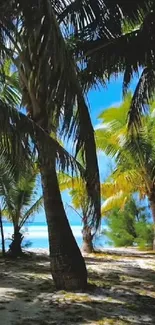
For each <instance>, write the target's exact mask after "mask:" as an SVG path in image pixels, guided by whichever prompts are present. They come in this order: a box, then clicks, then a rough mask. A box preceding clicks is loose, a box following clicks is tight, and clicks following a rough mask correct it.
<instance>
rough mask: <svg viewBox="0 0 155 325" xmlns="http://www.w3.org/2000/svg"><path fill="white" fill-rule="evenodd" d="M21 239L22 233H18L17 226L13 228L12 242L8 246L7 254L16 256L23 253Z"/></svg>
mask: <svg viewBox="0 0 155 325" xmlns="http://www.w3.org/2000/svg"><path fill="white" fill-rule="evenodd" d="M22 240H23V235H22V234H21V233H20V229H19V227H18V226H16V227H15V228H14V234H13V236H12V242H11V244H10V246H9V252H8V253H9V254H10V255H11V256H12V257H18V256H21V255H22V254H23V252H22V247H21V244H22Z"/></svg>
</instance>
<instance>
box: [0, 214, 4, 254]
mask: <svg viewBox="0 0 155 325" xmlns="http://www.w3.org/2000/svg"><path fill="white" fill-rule="evenodd" d="M0 228H1V238H2V254H3V256H4V255H5V240H4V231H3V222H2V213H1V209H0Z"/></svg>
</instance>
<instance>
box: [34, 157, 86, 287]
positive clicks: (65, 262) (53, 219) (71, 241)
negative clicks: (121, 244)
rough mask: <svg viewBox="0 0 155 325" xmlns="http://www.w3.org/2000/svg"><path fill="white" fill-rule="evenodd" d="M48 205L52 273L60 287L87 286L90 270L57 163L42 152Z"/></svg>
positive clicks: (44, 189)
mask: <svg viewBox="0 0 155 325" xmlns="http://www.w3.org/2000/svg"><path fill="white" fill-rule="evenodd" d="M39 161H40V171H41V179H42V187H43V196H44V206H45V213H46V218H47V225H48V234H49V248H50V257H51V273H52V276H53V280H54V283H55V286H56V288H57V289H59V290H60V289H64V290H78V289H85V288H86V286H87V270H86V266H85V262H84V259H83V257H82V255H81V252H80V249H79V247H78V246H77V243H76V241H75V238H74V236H73V234H72V230H71V228H70V225H69V222H68V219H67V216H66V213H65V210H64V206H63V202H62V199H61V194H60V190H59V185H58V180H57V175H56V170H55V158H54V159H53V165H51V164H50V166H49V163H48V162H47V163H46V162H45V161H44V160H43V159H42V157H41V154H39Z"/></svg>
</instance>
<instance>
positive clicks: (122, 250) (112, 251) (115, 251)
mask: <svg viewBox="0 0 155 325" xmlns="http://www.w3.org/2000/svg"><path fill="white" fill-rule="evenodd" d="M24 251H25V252H31V253H35V254H37V255H47V256H49V249H48V248H28V249H24ZM81 253H82V255H83V256H84V257H85V256H88V255H93V254H94V255H95V254H96V255H97V254H109V255H120V256H121V255H123V256H125V255H126V256H133V255H135V256H137V255H140V256H143V255H154V254H155V252H154V251H150V250H148V251H147V250H145V251H142V250H138V249H137V248H135V247H108V248H107V247H106V248H97V247H96V248H95V251H94V252H93V253H91V254H88V253H84V252H83V251H82V250H81Z"/></svg>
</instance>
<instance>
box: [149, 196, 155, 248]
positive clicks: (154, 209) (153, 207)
mask: <svg viewBox="0 0 155 325" xmlns="http://www.w3.org/2000/svg"><path fill="white" fill-rule="evenodd" d="M150 208H151V212H152V219H153V250H154V251H155V200H150Z"/></svg>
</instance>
